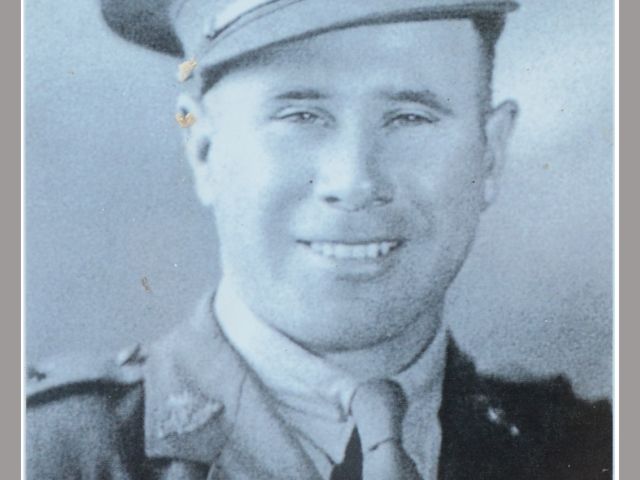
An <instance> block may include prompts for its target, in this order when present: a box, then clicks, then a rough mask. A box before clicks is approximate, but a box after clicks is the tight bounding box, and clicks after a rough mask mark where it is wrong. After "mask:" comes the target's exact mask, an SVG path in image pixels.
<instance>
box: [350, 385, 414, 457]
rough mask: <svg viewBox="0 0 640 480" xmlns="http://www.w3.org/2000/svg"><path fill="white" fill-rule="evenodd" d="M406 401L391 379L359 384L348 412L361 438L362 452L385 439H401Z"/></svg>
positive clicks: (398, 386) (373, 447)
mask: <svg viewBox="0 0 640 480" xmlns="http://www.w3.org/2000/svg"><path fill="white" fill-rule="evenodd" d="M406 410H407V402H406V399H405V396H404V393H403V391H402V387H400V385H398V384H397V383H396V382H393V381H391V380H372V381H369V382H367V383H364V384H362V385H361V386H360V387H358V389H357V390H356V392H355V395H354V396H353V399H352V401H351V415H352V416H353V419H354V420H355V423H356V426H357V427H358V431H359V433H360V438H361V440H362V449H363V452H364V453H366V452H367V451H370V450H373V449H375V448H376V447H377V446H378V445H380V444H381V443H384V442H387V441H400V440H401V438H402V419H403V418H404V414H405V412H406Z"/></svg>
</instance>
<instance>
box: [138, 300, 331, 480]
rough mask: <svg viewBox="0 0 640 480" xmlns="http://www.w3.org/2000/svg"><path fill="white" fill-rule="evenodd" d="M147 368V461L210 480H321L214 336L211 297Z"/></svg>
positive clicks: (258, 388)
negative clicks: (207, 472) (191, 469)
mask: <svg viewBox="0 0 640 480" xmlns="http://www.w3.org/2000/svg"><path fill="white" fill-rule="evenodd" d="M145 368H146V371H145V420H144V422H145V450H146V454H147V456H148V457H150V458H169V459H174V460H178V461H182V462H192V463H199V464H205V465H207V466H211V465H214V466H213V467H212V471H211V478H216V477H215V476H214V471H215V469H216V468H217V469H218V470H221V471H222V472H233V474H234V475H233V478H234V479H235V478H238V479H241V478H246V479H255V480H260V479H265V480H266V479H299V478H305V479H309V480H313V479H319V474H318V472H317V470H316V469H315V467H314V466H313V464H312V462H311V461H310V460H309V458H308V456H307V455H306V454H305V453H304V451H303V450H302V448H301V447H300V445H299V443H298V441H297V440H296V439H295V438H293V436H292V435H291V434H290V433H289V432H288V430H287V428H286V426H285V425H284V423H283V421H282V419H281V418H280V417H279V416H278V414H277V413H276V411H275V408H274V405H273V403H272V400H271V397H270V396H269V395H268V393H267V392H266V391H265V390H264V389H263V387H262V385H261V384H260V382H259V381H258V379H257V378H256V377H255V376H254V374H253V373H252V372H251V371H250V370H249V368H248V367H247V366H246V364H245V363H244V362H243V360H242V359H241V358H240V357H239V356H238V354H237V353H236V352H235V351H234V350H233V349H232V348H231V346H230V345H229V344H228V342H227V340H226V338H225V337H224V336H223V334H222V332H221V331H220V329H219V327H218V324H217V322H216V320H215V318H214V316H213V309H212V302H211V297H207V299H205V301H203V302H202V303H201V305H200V306H199V308H198V310H197V312H196V315H195V316H194V318H193V319H192V321H190V322H189V323H187V324H185V325H181V326H180V327H179V328H177V329H176V330H175V331H174V332H173V333H172V334H170V335H169V336H167V337H165V338H164V339H162V340H161V341H159V342H157V343H156V344H155V345H154V346H153V347H152V349H151V350H150V354H149V358H148V360H147V362H146V366H145ZM186 478H197V477H194V476H191V477H186Z"/></svg>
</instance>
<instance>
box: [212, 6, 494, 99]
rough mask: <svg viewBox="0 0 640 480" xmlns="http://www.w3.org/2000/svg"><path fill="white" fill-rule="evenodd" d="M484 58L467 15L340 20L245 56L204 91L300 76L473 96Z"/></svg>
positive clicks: (360, 87) (282, 83) (362, 88)
mask: <svg viewBox="0 0 640 480" xmlns="http://www.w3.org/2000/svg"><path fill="white" fill-rule="evenodd" d="M483 58H484V54H483V51H482V48H481V41H480V36H479V34H478V32H477V31H476V29H475V28H474V26H473V24H472V23H471V21H469V20H464V19H461V20H437V21H425V22H411V23H397V24H384V25H373V26H362V27H357V28H346V29H343V30H334V31H331V32H328V33H324V34H321V35H317V36H313V37H311V38H306V39H302V40H297V41H291V42H287V43H285V44H282V45H279V46H274V47H270V48H268V49H265V50H263V51H261V52H260V53H259V54H255V55H253V56H251V57H246V58H244V59H242V60H241V61H239V62H237V64H236V65H235V66H233V67H232V68H231V69H229V71H228V72H227V73H226V74H225V75H224V76H222V78H221V79H220V81H218V82H217V83H216V84H215V85H214V87H213V88H212V89H211V90H209V92H208V93H207V95H209V94H211V93H212V92H213V94H214V95H215V94H216V93H218V92H221V91H225V90H227V89H228V88H232V87H233V85H234V84H236V83H237V82H240V83H244V84H245V85H247V84H249V83H250V84H252V85H251V92H254V93H255V92H258V91H261V90H267V89H268V88H280V87H281V88H286V87H287V86H291V85H293V84H299V85H298V86H304V85H309V86H311V85H313V86H314V87H318V88H321V89H327V90H333V91H336V92H337V93H340V92H343V93H347V92H349V93H351V94H355V93H357V92H363V93H364V92H366V91H370V90H373V89H393V88H398V89H406V88H409V87H411V88H415V89H424V88H428V89H430V90H432V91H433V92H434V93H438V94H440V95H442V96H443V97H450V98H451V97H454V96H460V95H463V96H464V95H465V94H468V95H471V96H476V95H477V92H478V86H479V84H480V83H481V81H482V80H483V79H484V75H483V65H484V61H483ZM251 92H249V91H247V93H251Z"/></svg>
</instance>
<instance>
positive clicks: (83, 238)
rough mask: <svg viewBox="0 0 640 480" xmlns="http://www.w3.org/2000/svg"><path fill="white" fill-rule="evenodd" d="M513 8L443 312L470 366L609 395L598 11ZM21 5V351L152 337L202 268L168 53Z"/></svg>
mask: <svg viewBox="0 0 640 480" xmlns="http://www.w3.org/2000/svg"><path fill="white" fill-rule="evenodd" d="M521 3H522V4H523V5H522V8H521V9H520V11H518V12H517V13H516V14H514V15H512V16H511V17H510V19H509V22H508V24H507V29H506V31H505V33H504V35H503V37H502V39H501V41H500V44H499V49H498V58H497V65H496V77H495V80H496V82H495V85H496V89H495V95H496V98H497V99H502V98H505V97H512V98H516V99H517V100H518V102H519V104H520V107H521V112H522V113H521V116H520V118H519V122H518V125H517V128H516V132H515V136H514V138H513V141H512V144H511V149H510V158H509V163H508V165H507V168H506V170H505V172H504V178H503V188H502V191H501V193H500V197H499V199H498V202H497V203H496V205H495V206H494V207H493V208H492V209H491V210H490V211H489V212H488V213H487V214H486V215H485V218H484V220H483V223H482V227H481V230H480V232H479V236H478V239H477V243H476V245H475V248H474V251H473V253H472V255H471V257H470V258H469V260H468V262H467V265H466V266H465V268H464V269H463V271H462V273H461V275H460V277H459V278H458V280H457V282H456V284H455V285H454V287H453V288H452V290H451V292H450V295H449V302H448V307H447V311H446V315H447V319H448V321H449V322H450V324H451V325H452V328H453V330H454V332H455V333H456V336H457V338H458V339H459V341H460V343H461V344H462V346H463V347H464V348H466V349H467V350H469V351H470V352H471V353H472V354H473V355H474V356H475V357H476V359H477V360H478V363H479V365H480V366H481V367H482V368H483V369H489V370H497V371H503V372H504V371H507V370H508V368H509V367H508V366H509V365H510V364H521V365H524V366H525V367H526V368H528V369H530V370H533V371H534V372H538V373H551V372H558V371H563V372H566V373H567V374H568V375H569V376H570V377H571V378H572V379H573V381H574V385H575V387H576V388H577V390H578V391H579V392H580V393H581V394H583V395H586V396H592V397H593V396H601V395H609V394H610V389H611V378H612V377H611V322H612V320H611V318H612V308H611V301H612V291H611V284H612V268H611V263H612V252H613V250H612V248H613V242H612V164H613V162H612V145H613V133H612V132H613V105H612V94H613V70H612V69H613V59H612V47H613V4H612V2H608V1H605V0H582V1H572V2H555V1H553V0H535V1H534V0H523V1H522V2H521ZM24 15H25V42H24V48H25V57H24V58H25V126H26V129H25V136H24V138H25V145H26V150H25V165H24V168H25V170H24V184H25V203H24V207H25V210H24V214H25V233H26V240H25V246H26V253H25V274H26V278H25V287H26V292H25V307H26V310H25V314H26V337H25V339H26V356H27V359H29V360H38V359H41V358H45V357H48V356H51V355H54V354H56V353H58V352H60V351H62V350H64V351H68V350H89V351H92V350H97V349H100V350H109V349H115V348H118V347H120V346H124V345H128V344H130V343H132V342H134V341H136V340H141V339H148V338H150V337H155V336H157V335H159V334H161V332H163V331H166V330H167V329H168V328H170V327H171V325H173V324H175V323H176V322H179V321H181V320H182V319H183V318H184V317H185V316H186V315H188V314H189V313H190V312H191V311H192V309H193V307H194V305H195V301H196V300H197V299H198V298H199V297H200V296H201V295H202V294H203V293H204V292H206V291H207V290H208V289H211V288H213V286H214V285H215V281H216V277H217V268H216V263H215V255H214V254H215V232H214V230H213V228H212V225H211V222H210V218H209V214H208V213H207V212H206V211H204V210H203V209H202V208H201V207H200V206H199V205H198V203H197V201H196V199H195V196H194V195H193V193H192V188H193V187H192V182H191V177H190V173H189V170H188V167H187V164H186V161H185V160H184V159H183V157H182V153H181V146H180V132H179V128H178V127H177V125H176V124H175V120H174V119H173V114H174V110H175V98H176V95H177V93H178V92H179V86H178V84H177V82H176V81H175V72H176V65H177V61H176V60H174V59H171V58H169V57H164V56H161V55H155V54H152V53H148V52H147V51H144V50H141V49H138V48H136V47H133V46H130V45H128V44H126V43H125V42H124V41H122V40H119V39H118V38H116V37H114V36H113V35H112V34H111V33H110V32H109V31H108V29H107V28H106V27H105V26H104V25H103V24H102V23H101V21H100V18H99V12H98V9H97V6H96V2H92V1H89V2H76V1H72V0H60V1H58V2H46V1H44V0H26V1H25V12H24ZM143 278H146V279H147V281H148V285H149V288H150V291H147V290H146V289H145V288H144V286H143V285H142V279H143Z"/></svg>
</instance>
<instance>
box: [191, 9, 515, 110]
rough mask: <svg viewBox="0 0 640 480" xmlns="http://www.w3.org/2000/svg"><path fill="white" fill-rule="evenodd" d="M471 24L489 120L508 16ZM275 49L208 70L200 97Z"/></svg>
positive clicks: (476, 19) (484, 18)
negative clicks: (497, 51) (497, 49)
mask: <svg viewBox="0 0 640 480" xmlns="http://www.w3.org/2000/svg"><path fill="white" fill-rule="evenodd" d="M445 18H447V17H445ZM453 18H464V17H453ZM471 21H472V24H473V27H474V28H475V30H476V32H477V33H478V35H479V37H480V49H481V53H482V58H483V64H482V75H483V77H484V79H485V82H484V84H483V85H484V87H483V88H482V90H481V91H480V93H479V97H480V98H479V102H480V105H481V106H482V115H483V117H485V116H486V115H487V114H488V113H489V112H490V111H491V109H492V80H493V66H494V57H495V46H496V42H497V41H498V38H499V37H500V34H501V33H502V30H503V29H504V24H505V16H504V14H477V15H474V16H473V17H471ZM286 42H287V41H283V42H280V43H286ZM273 46H274V45H270V46H267V47H263V48H261V49H259V50H254V51H252V52H248V53H245V54H244V55H241V56H238V57H236V58H234V59H231V60H228V61H226V62H223V63H220V64H217V65H214V66H212V67H209V68H208V69H205V70H204V71H203V72H202V83H201V86H200V94H201V95H204V94H205V93H206V92H207V91H209V90H210V89H211V88H212V87H213V86H214V85H215V84H216V83H218V82H219V81H220V80H221V79H222V78H223V77H224V76H226V75H227V74H229V73H230V72H232V71H234V70H236V69H239V68H242V67H245V66H248V65H255V64H259V63H265V62H267V61H268V57H269V56H268V54H265V53H266V52H268V51H269V49H270V48H271V47H273Z"/></svg>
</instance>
